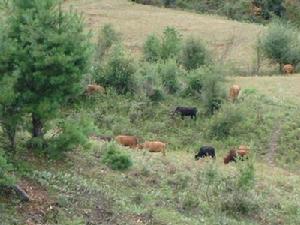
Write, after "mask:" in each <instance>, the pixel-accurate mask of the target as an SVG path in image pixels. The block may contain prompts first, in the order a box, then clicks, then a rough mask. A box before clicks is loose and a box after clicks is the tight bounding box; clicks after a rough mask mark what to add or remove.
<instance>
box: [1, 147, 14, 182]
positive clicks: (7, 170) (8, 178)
mask: <svg viewBox="0 0 300 225" xmlns="http://www.w3.org/2000/svg"><path fill="white" fill-rule="evenodd" d="M12 170H13V168H12V165H11V164H9V163H8V162H7V161H6V159H5V157H4V154H3V152H2V151H1V149H0V186H1V185H10V184H13V183H14V182H15V179H14V177H13V176H12V174H11V172H12Z"/></svg>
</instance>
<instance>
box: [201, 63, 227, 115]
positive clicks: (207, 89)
mask: <svg viewBox="0 0 300 225" xmlns="http://www.w3.org/2000/svg"><path fill="white" fill-rule="evenodd" d="M201 73H202V74H203V75H202V77H203V89H202V93H201V98H202V101H203V103H204V107H205V110H206V113H207V114H208V115H212V114H214V113H215V111H217V110H219V108H220V107H221V105H222V102H223V101H224V99H225V96H226V94H225V89H224V83H225V77H224V75H223V74H222V71H221V70H218V69H216V68H210V67H207V68H203V69H201V70H199V74H201Z"/></svg>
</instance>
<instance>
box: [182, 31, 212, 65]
mask: <svg viewBox="0 0 300 225" xmlns="http://www.w3.org/2000/svg"><path fill="white" fill-rule="evenodd" d="M207 61H208V51H207V50H206V48H205V46H204V44H202V42H201V41H200V40H199V39H195V38H193V37H190V38H188V39H187V40H186V41H185V43H184V45H183V48H182V54H181V63H182V65H183V66H184V67H185V68H186V69H187V70H193V69H197V68H199V67H200V66H202V65H204V64H205V63H206V62H207Z"/></svg>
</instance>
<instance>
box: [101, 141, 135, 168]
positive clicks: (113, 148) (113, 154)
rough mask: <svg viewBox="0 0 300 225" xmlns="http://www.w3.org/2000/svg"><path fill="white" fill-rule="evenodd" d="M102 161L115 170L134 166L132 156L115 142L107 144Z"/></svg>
mask: <svg viewBox="0 0 300 225" xmlns="http://www.w3.org/2000/svg"><path fill="white" fill-rule="evenodd" d="M102 162H103V163H104V164H106V165H107V166H109V167H110V168H111V169H113V170H126V169H128V168H130V167H131V166H132V164H133V163H132V160H131V158H130V156H129V155H128V154H127V153H125V152H124V151H122V150H120V149H119V147H118V145H117V144H116V143H114V142H111V143H108V144H107V145H106V151H105V153H104V155H103V158H102Z"/></svg>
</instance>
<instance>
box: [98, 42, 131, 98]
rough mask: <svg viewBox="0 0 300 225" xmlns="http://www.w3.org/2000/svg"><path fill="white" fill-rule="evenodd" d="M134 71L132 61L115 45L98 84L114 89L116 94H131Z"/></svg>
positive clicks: (120, 47) (121, 48)
mask: <svg viewBox="0 0 300 225" xmlns="http://www.w3.org/2000/svg"><path fill="white" fill-rule="evenodd" d="M135 71H136V69H135V66H134V63H133V60H132V59H130V58H129V57H128V56H127V55H126V53H125V51H124V49H123V47H122V46H120V45H115V46H113V49H112V52H111V54H110V55H109V58H108V62H107V63H106V65H104V67H103V71H102V74H100V76H99V78H98V82H99V83H101V84H103V85H104V86H106V87H107V86H110V87H113V88H115V89H116V91H117V93H118V94H126V93H128V92H133V90H134V78H133V75H134V73H135Z"/></svg>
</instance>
